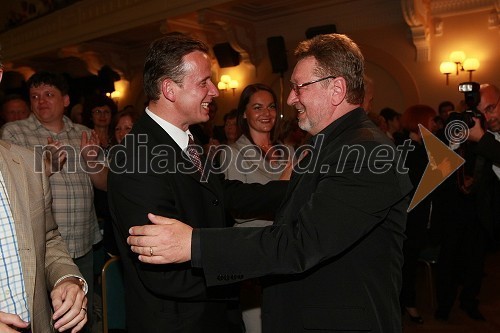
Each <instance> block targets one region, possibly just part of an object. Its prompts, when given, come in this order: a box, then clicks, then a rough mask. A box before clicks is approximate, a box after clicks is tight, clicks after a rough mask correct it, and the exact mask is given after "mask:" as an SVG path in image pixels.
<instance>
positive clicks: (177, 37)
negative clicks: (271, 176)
mask: <svg viewBox="0 0 500 333" xmlns="http://www.w3.org/2000/svg"><path fill="white" fill-rule="evenodd" d="M210 76H211V66H210V58H209V56H208V48H207V46H206V45H205V44H203V43H202V42H200V41H197V40H194V39H191V38H189V37H187V36H184V35H181V34H169V35H166V36H165V37H163V38H161V39H159V40H157V41H155V42H153V43H152V44H151V46H150V48H149V51H148V54H147V56H146V62H145V65H144V87H145V91H146V95H147V97H148V99H149V100H150V102H149V105H148V107H147V108H146V112H145V114H144V115H143V117H142V118H141V119H140V120H139V121H138V122H136V123H135V124H134V127H133V129H132V131H131V132H130V134H129V135H127V136H126V137H125V139H124V141H123V145H119V146H115V147H113V151H112V152H111V154H112V156H113V157H112V162H111V163H110V175H109V182H108V196H109V204H110V209H111V212H112V216H113V220H114V221H113V222H114V226H113V227H114V233H115V237H116V239H117V245H118V249H119V252H120V256H121V258H122V261H123V265H124V277H125V279H124V281H125V288H126V289H127V294H126V310H127V312H126V316H127V331H128V332H129V333H134V332H140V333H142V332H148V333H153V332H162V333H165V332H169V333H174V332H241V331H242V326H241V323H242V322H241V313H239V310H237V307H238V304H237V302H235V300H236V299H237V298H236V297H235V295H237V292H238V290H239V289H238V288H234V287H235V286H232V287H226V286H222V287H211V288H207V287H206V281H205V277H204V275H203V272H202V270H200V269H195V268H192V267H191V265H190V264H189V263H184V264H179V265H162V266H156V265H147V264H144V263H141V262H140V261H139V260H137V257H136V256H135V255H134V254H133V253H132V252H131V251H130V249H129V247H128V245H127V243H126V238H127V236H128V230H129V228H130V227H132V226H135V225H138V224H139V225H141V224H148V223H149V221H148V218H147V214H148V213H150V212H152V213H155V214H161V215H165V216H168V217H172V218H176V219H179V220H182V221H184V222H186V223H188V224H189V225H190V226H191V227H193V228H212V227H225V226H227V224H226V221H227V218H226V215H227V214H226V211H227V210H235V211H241V212H246V213H249V214H250V213H254V214H262V213H267V212H271V211H275V210H276V209H277V208H278V205H279V202H280V201H281V199H282V197H283V195H284V194H285V191H286V186H287V182H274V183H272V184H270V186H262V185H249V184H242V183H241V182H238V181H225V180H221V179H220V178H219V176H218V175H216V174H212V173H207V172H206V171H203V175H202V173H201V172H200V171H199V170H198V168H197V166H201V164H199V160H198V157H199V156H196V155H202V154H201V153H202V152H201V151H200V152H199V154H195V153H193V152H192V151H191V149H190V148H191V146H190V145H188V143H189V141H190V139H191V138H190V136H191V133H190V132H189V130H188V127H189V125H192V124H195V123H199V122H204V121H207V120H208V118H209V116H208V113H209V106H208V105H209V104H210V102H211V101H212V99H213V98H214V97H217V96H218V90H217V88H216V87H215V86H214V84H213V83H212V81H211V80H210ZM188 155H189V156H188ZM217 246H222V247H225V246H224V245H223V244H217ZM226 250H227V251H230V249H229V248H226ZM149 251H150V252H149V253H150V254H151V255H153V254H154V251H156V248H154V247H150V248H149ZM236 287H237V286H236ZM233 292H234V294H233Z"/></svg>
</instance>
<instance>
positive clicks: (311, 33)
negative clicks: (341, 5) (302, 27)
mask: <svg viewBox="0 0 500 333" xmlns="http://www.w3.org/2000/svg"><path fill="white" fill-rule="evenodd" d="M336 32H337V27H336V26H335V24H328V25H320V26H317V27H311V28H309V29H307V30H306V38H307V39H310V38H313V37H315V36H317V35H325V34H334V33H336Z"/></svg>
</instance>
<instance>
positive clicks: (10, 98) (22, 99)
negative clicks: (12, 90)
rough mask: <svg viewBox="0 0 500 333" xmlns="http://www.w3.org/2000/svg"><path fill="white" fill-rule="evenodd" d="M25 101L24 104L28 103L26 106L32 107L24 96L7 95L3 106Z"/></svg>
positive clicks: (3, 100)
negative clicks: (11, 102) (12, 102)
mask: <svg viewBox="0 0 500 333" xmlns="http://www.w3.org/2000/svg"><path fill="white" fill-rule="evenodd" d="M18 100H19V101H23V102H24V103H26V105H27V106H28V108H29V106H30V103H29V102H28V101H27V100H26V98H24V97H23V96H22V95H19V94H9V95H6V96H5V97H4V98H3V99H2V106H3V105H5V104H6V103H7V102H10V101H18Z"/></svg>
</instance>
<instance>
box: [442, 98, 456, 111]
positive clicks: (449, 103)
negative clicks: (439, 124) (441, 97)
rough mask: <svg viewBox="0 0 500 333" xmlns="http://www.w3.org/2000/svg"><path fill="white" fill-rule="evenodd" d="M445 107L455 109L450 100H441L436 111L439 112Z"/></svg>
mask: <svg viewBox="0 0 500 333" xmlns="http://www.w3.org/2000/svg"><path fill="white" fill-rule="evenodd" d="M446 107H451V109H452V110H455V104H453V103H452V102H450V101H443V102H441V103H439V106H438V112H439V113H441V112H442V110H443V109H444V108H446Z"/></svg>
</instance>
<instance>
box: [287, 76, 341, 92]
mask: <svg viewBox="0 0 500 333" xmlns="http://www.w3.org/2000/svg"><path fill="white" fill-rule="evenodd" d="M336 78H337V77H336V76H333V75H330V76H327V77H324V78H321V79H317V80H314V81H309V82H304V83H301V84H296V83H293V82H290V89H292V90H293V91H294V92H295V94H296V95H297V96H299V95H300V88H304V87H305V86H308V85H310V84H313V83H317V82H321V81H324V80H328V79H336Z"/></svg>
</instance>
